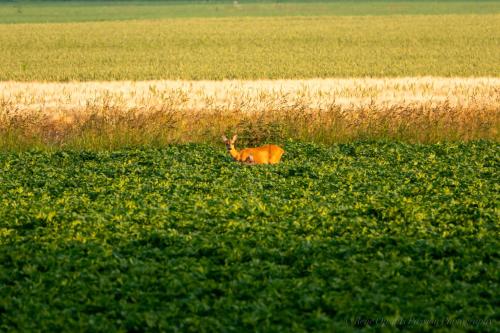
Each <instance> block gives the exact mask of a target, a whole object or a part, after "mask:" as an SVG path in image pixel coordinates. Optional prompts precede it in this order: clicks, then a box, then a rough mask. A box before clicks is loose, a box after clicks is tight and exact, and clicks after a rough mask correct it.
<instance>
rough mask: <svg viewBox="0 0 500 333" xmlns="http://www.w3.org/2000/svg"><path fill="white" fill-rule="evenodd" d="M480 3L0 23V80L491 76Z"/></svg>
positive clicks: (488, 21) (487, 18)
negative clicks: (327, 12)
mask: <svg viewBox="0 0 500 333" xmlns="http://www.w3.org/2000/svg"><path fill="white" fill-rule="evenodd" d="M488 4H489V5H490V6H492V7H493V8H492V10H491V11H490V13H488V14H484V15H476V14H456V15H455V14H446V15H381V16H309V17H307V16H297V17H293V16H290V17H284V16H281V17H253V18H252V17H245V18H235V17H228V18H210V17H209V18H184V19H164V20H136V21H116V22H86V23H53V24H52V23H51V24H40V23H26V24H0V58H1V59H2V66H0V80H18V81H68V80H77V81H88V80H104V81H109V80H148V79H194V80H200V79H210V80H219V79H263V78H266V79H277V78H294V79H299V78H315V77H365V76H372V77H400V76H426V75H433V76H446V77H454V76H461V77H464V76H465V77H468V76H498V75H500V69H499V68H500V57H498V54H500V43H499V40H500V14H499V13H498V12H499V11H498V9H499V8H500V4H499V3H493V4H491V3H488ZM0 8H2V7H1V6H0ZM451 8H453V6H451ZM495 8H497V10H495Z"/></svg>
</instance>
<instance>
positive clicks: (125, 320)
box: [0, 142, 500, 332]
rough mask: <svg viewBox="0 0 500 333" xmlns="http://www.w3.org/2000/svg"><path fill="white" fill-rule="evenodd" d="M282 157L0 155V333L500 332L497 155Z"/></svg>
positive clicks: (465, 150)
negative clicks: (253, 161)
mask: <svg viewBox="0 0 500 333" xmlns="http://www.w3.org/2000/svg"><path fill="white" fill-rule="evenodd" d="M284 147H285V149H286V154H285V156H284V158H283V163H282V164H280V165H277V166H254V167H248V166H247V167H242V166H240V165H238V164H236V163H234V162H233V161H231V159H230V157H229V155H228V154H227V153H226V152H225V151H224V150H223V149H221V148H213V147H211V146H207V145H186V146H173V147H169V148H164V149H141V150H122V151H114V152H100V153H95V152H88V151H80V152H71V151H65V152H55V153H44V152H37V151H31V152H24V153H11V154H7V153H0V202H1V205H0V221H1V222H0V246H1V251H0V262H1V265H0V330H2V331H10V330H12V329H15V330H19V331H33V330H41V331H107V332H110V331H158V330H160V331H175V330H180V331H192V332H201V331H207V332H208V331H236V332H242V331H251V332H255V331H297V332H300V331H324V332H327V331H328V332H331V331H339V330H341V331H349V330H353V329H354V328H356V327H357V328H358V329H360V328H365V329H369V327H370V325H373V326H374V327H376V329H381V326H380V325H381V320H382V321H383V322H382V323H384V325H385V326H386V329H390V330H394V329H396V328H400V329H404V330H407V331H415V330H418V331H421V332H425V331H428V332H431V331H435V329H438V328H439V329H442V330H453V331H454V332H457V331H458V332H460V331H466V330H468V331H471V330H472V331H474V332H488V331H490V332H491V331H492V330H493V329H494V327H498V324H499V322H498V315H497V312H496V310H495V308H494V303H495V302H496V301H495V300H497V299H498V290H500V288H499V287H500V286H499V279H498V265H499V263H500V257H499V253H500V246H499V241H498V220H499V217H500V216H499V202H500V195H499V185H498V184H499V174H498V170H500V159H499V158H500V156H499V151H500V146H499V145H498V144H497V143H488V142H472V143H468V144H450V143H448V144H438V145H405V144H398V143H383V142H378V143H362V142H358V143H353V144H343V145H332V146H328V147H326V146H319V145H308V144H300V143H293V142H289V143H288V144H287V145H285V146H284ZM377 319H378V320H379V322H378V323H379V324H377V325H376V324H375V322H374V321H375V320H377ZM362 320H364V321H362ZM369 320H371V322H370V321H369ZM409 320H414V321H413V323H412V324H410V323H409V322H408V321H409ZM426 320H427V322H426ZM430 320H433V321H430ZM369 323H371V324H369Z"/></svg>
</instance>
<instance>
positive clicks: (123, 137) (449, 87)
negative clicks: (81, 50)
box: [0, 77, 500, 148]
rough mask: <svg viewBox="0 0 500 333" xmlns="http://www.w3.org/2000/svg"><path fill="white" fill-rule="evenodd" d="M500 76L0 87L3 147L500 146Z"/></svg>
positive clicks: (12, 84) (0, 84)
mask: <svg viewBox="0 0 500 333" xmlns="http://www.w3.org/2000/svg"><path fill="white" fill-rule="evenodd" d="M499 120H500V79H498V78H432V77H424V78H399V79H316V80H276V81H271V80H262V81H144V82H133V81H125V82H85V83H82V82H79V83H19V82H0V140H1V142H2V146H3V147H4V148H5V147H11V148H15V147H22V146H28V147H29V146H70V147H86V148H112V147H121V146H135V145H163V144H168V143H182V142H207V141H208V142H211V141H217V140H218V138H219V137H220V134H221V133H227V132H238V133H240V137H242V138H243V141H247V142H246V143H248V144H257V143H262V142H265V141H270V140H272V141H277V142H279V141H283V140H286V139H289V138H292V139H298V140H308V141H316V142H321V143H332V142H339V141H349V140H354V139H379V138H385V139H398V140H405V141H410V142H436V141H442V140H474V139H489V140H498V130H499Z"/></svg>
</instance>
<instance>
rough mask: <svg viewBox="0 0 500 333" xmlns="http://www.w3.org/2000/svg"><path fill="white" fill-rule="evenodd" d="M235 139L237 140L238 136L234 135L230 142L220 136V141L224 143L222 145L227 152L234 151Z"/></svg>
mask: <svg viewBox="0 0 500 333" xmlns="http://www.w3.org/2000/svg"><path fill="white" fill-rule="evenodd" d="M237 138H238V135H236V134H235V135H234V136H233V138H232V139H231V140H229V139H228V138H226V136H225V135H223V136H222V141H224V143H225V144H226V148H227V150H231V149H234V143H235V142H236V139H237Z"/></svg>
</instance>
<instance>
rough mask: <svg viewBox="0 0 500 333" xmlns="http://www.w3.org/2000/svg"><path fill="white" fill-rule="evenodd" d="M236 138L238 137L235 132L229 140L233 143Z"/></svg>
mask: <svg viewBox="0 0 500 333" xmlns="http://www.w3.org/2000/svg"><path fill="white" fill-rule="evenodd" d="M236 139H238V135H237V134H235V135H233V139H232V140H231V142H232V143H234V142H235V141H236Z"/></svg>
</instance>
